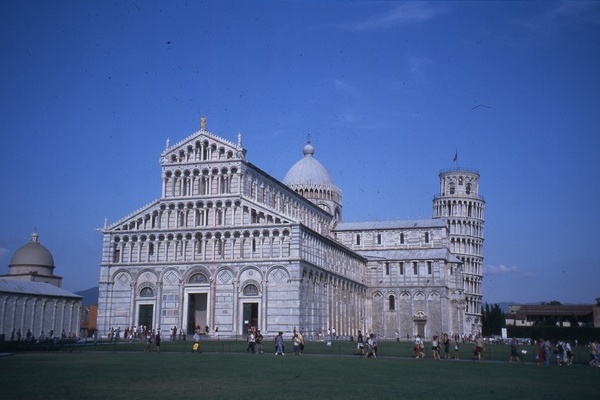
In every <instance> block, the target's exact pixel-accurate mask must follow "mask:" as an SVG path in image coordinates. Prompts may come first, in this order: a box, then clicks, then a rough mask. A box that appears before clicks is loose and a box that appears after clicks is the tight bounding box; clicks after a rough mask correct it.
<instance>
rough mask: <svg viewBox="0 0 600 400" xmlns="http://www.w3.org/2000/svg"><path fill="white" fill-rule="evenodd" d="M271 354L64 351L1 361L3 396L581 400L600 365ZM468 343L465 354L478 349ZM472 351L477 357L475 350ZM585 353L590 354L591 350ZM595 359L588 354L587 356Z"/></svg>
mask: <svg viewBox="0 0 600 400" xmlns="http://www.w3.org/2000/svg"><path fill="white" fill-rule="evenodd" d="M286 345H287V346H290V347H289V350H288V351H289V353H286V355H285V356H274V355H273V350H272V345H271V343H270V342H268V345H267V346H266V348H265V350H266V351H268V353H265V354H262V355H252V354H247V353H246V351H245V349H246V344H245V343H244V342H241V341H240V342H235V341H203V342H202V343H201V350H202V353H200V354H194V353H192V352H191V351H190V349H191V343H190V342H165V343H163V346H162V351H161V352H160V353H157V352H143V348H144V345H143V344H142V343H135V344H117V345H113V344H108V345H98V346H89V345H88V346H84V347H75V348H68V349H65V350H66V351H63V352H50V351H46V352H34V351H30V352H19V353H16V354H15V355H13V356H7V357H0V367H1V368H2V373H1V374H0V385H1V386H0V387H2V399H5V400H9V399H30V400H34V399H111V400H113V399H128V400H131V399H181V400H184V399H192V398H194V399H197V398H215V399H238V398H251V397H254V396H256V397H260V398H263V399H275V398H278V399H279V398H285V399H286V400H287V399H307V398H322V399H332V398H334V399H337V398H340V399H341V398H343V399H361V400H364V399H388V398H403V399H469V398H473V399H478V400H483V399H507V398H510V399H563V398H564V399H573V398H584V396H587V397H588V398H595V396H597V393H598V386H597V383H596V382H598V378H599V377H600V368H591V367H587V366H584V361H585V360H584V359H582V360H579V361H580V362H578V363H577V365H574V366H571V367H564V366H563V367H558V366H556V365H552V366H551V367H542V366H536V365H535V364H534V363H533V362H531V360H528V362H526V363H524V364H509V363H508V362H507V360H508V351H509V348H508V346H488V352H487V353H486V358H488V357H487V356H489V359H493V358H494V357H496V356H497V357H500V356H502V357H501V358H499V359H501V360H502V361H485V362H476V361H472V360H467V359H465V360H460V361H455V360H441V361H434V360H432V359H431V358H426V359H419V360H417V359H412V358H409V356H410V353H411V350H410V347H411V346H410V344H409V343H381V346H380V347H381V350H380V352H381V357H379V358H378V359H365V358H361V357H358V356H353V355H352V353H353V351H354V344H353V343H349V342H335V343H334V345H333V346H326V345H325V344H324V343H322V342H309V343H307V348H306V350H305V354H304V355H303V356H293V355H292V354H291V344H286ZM471 347H472V346H471V345H465V346H463V348H464V350H463V351H462V353H468V352H470V349H471ZM467 349H468V350H469V351H467ZM582 353H583V354H585V349H584V348H582ZM586 356H587V354H586Z"/></svg>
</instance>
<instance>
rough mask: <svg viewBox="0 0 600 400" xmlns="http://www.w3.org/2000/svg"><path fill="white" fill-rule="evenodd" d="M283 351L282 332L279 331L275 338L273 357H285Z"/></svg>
mask: <svg viewBox="0 0 600 400" xmlns="http://www.w3.org/2000/svg"><path fill="white" fill-rule="evenodd" d="M284 350H285V346H284V345H283V332H281V331H280V332H279V333H278V334H277V336H275V355H276V356H279V355H282V356H285V353H284Z"/></svg>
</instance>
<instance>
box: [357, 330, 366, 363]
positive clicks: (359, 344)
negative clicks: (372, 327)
mask: <svg viewBox="0 0 600 400" xmlns="http://www.w3.org/2000/svg"><path fill="white" fill-rule="evenodd" d="M364 347H365V345H364V343H363V335H362V332H361V331H360V329H359V330H358V337H357V338H356V350H357V351H356V353H357V354H360V355H361V356H363V355H365V352H364Z"/></svg>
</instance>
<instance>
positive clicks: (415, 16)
mask: <svg viewBox="0 0 600 400" xmlns="http://www.w3.org/2000/svg"><path fill="white" fill-rule="evenodd" d="M442 12H443V9H442V8H440V7H437V6H434V5H433V4H431V3H426V2H417V1H414V2H406V3H402V4H400V5H399V6H397V7H395V8H393V9H392V10H390V11H388V12H385V13H380V14H377V15H372V16H370V17H367V18H365V19H363V20H361V21H357V22H353V23H346V24H335V25H333V26H335V27H337V28H342V29H347V30H352V31H366V30H371V29H387V28H391V27H394V26H397V25H404V24H409V23H416V22H424V21H429V20H430V19H432V18H434V17H436V16H437V15H439V14H441V13H442Z"/></svg>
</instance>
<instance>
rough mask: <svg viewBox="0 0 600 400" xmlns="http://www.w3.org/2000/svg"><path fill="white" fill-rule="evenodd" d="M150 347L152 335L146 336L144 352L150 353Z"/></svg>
mask: <svg viewBox="0 0 600 400" xmlns="http://www.w3.org/2000/svg"><path fill="white" fill-rule="evenodd" d="M151 346H152V335H150V334H148V335H147V336H146V347H145V348H144V351H145V352H146V351H150V347H151Z"/></svg>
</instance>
